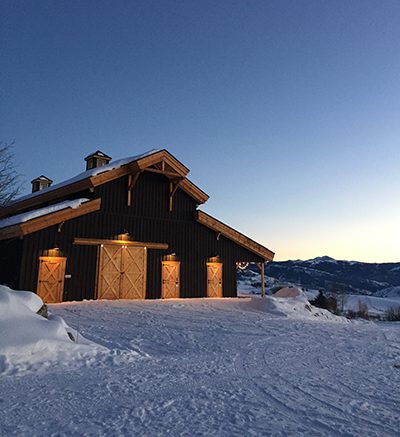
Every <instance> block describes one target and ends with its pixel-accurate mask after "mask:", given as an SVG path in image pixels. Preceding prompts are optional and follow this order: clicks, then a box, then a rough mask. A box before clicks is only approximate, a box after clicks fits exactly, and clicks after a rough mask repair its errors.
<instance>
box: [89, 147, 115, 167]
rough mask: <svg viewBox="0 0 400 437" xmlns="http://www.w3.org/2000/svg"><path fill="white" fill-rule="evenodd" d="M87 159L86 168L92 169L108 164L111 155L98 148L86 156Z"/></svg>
mask: <svg viewBox="0 0 400 437" xmlns="http://www.w3.org/2000/svg"><path fill="white" fill-rule="evenodd" d="M85 161H86V170H91V169H92V168H97V167H102V166H103V165H106V164H108V163H109V162H110V161H111V156H108V155H106V154H105V153H103V152H101V151H100V150H96V152H94V153H91V154H90V155H88V156H86V158H85Z"/></svg>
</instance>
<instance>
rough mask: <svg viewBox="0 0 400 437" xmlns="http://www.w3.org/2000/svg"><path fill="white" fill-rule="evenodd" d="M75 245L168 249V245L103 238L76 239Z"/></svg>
mask: <svg viewBox="0 0 400 437" xmlns="http://www.w3.org/2000/svg"><path fill="white" fill-rule="evenodd" d="M73 244H74V245H76V246H99V245H101V244H104V245H106V244H108V245H114V246H135V247H147V249H160V250H166V249H168V244H167V243H150V242H143V241H129V240H128V241H126V240H105V239H101V238H74V242H73Z"/></svg>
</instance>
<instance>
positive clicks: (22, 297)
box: [0, 285, 107, 375]
mask: <svg viewBox="0 0 400 437" xmlns="http://www.w3.org/2000/svg"><path fill="white" fill-rule="evenodd" d="M42 305H43V302H42V300H41V299H40V297H39V296H38V295H36V294H35V293H32V292H29V291H14V290H11V289H10V288H8V287H6V286H2V285H0V374H1V373H3V374H9V375H10V374H16V373H21V372H26V371H38V370H39V369H43V368H47V367H49V366H50V365H52V364H53V363H55V362H58V363H62V364H63V365H68V364H71V363H73V362H74V361H77V360H82V359H86V358H90V357H91V356H93V355H95V354H97V353H98V352H101V351H107V349H106V348H104V347H102V346H99V345H97V344H95V343H92V342H90V341H89V340H86V339H85V338H83V337H82V336H81V335H79V334H78V333H77V332H76V331H75V330H74V329H72V328H70V327H69V326H68V325H67V324H66V323H65V322H64V320H63V319H62V318H61V317H59V316H52V315H49V318H48V319H45V318H44V317H42V316H40V315H38V314H36V312H37V311H38V310H39V309H40V308H41V307H42ZM71 338H73V339H74V340H75V341H72V339H71Z"/></svg>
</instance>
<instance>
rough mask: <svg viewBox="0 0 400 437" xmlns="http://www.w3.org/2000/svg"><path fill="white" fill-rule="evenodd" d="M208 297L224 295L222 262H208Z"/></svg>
mask: <svg viewBox="0 0 400 437" xmlns="http://www.w3.org/2000/svg"><path fill="white" fill-rule="evenodd" d="M207 297H222V263H215V262H208V263H207Z"/></svg>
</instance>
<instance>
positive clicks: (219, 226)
mask: <svg viewBox="0 0 400 437" xmlns="http://www.w3.org/2000/svg"><path fill="white" fill-rule="evenodd" d="M196 220H197V221H198V222H199V223H201V224H202V225H204V226H207V227H208V228H210V229H212V230H213V231H216V232H220V233H221V235H223V236H224V237H226V238H229V239H230V240H232V241H234V242H235V243H237V244H239V245H240V246H242V247H244V248H246V249H247V250H249V251H250V252H253V253H255V254H257V255H258V256H260V257H261V258H263V259H264V260H265V261H266V260H268V261H272V260H273V259H274V255H275V254H274V252H272V251H271V250H269V249H267V248H266V247H264V246H262V245H261V244H259V243H257V242H256V241H254V240H252V239H251V238H249V237H246V235H243V234H241V233H240V232H238V231H236V230H235V229H233V228H231V227H230V226H228V225H226V224H225V223H222V222H220V221H219V220H217V219H216V218H214V217H212V216H210V215H209V214H207V213H205V212H204V211H199V210H197V211H196Z"/></svg>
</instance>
